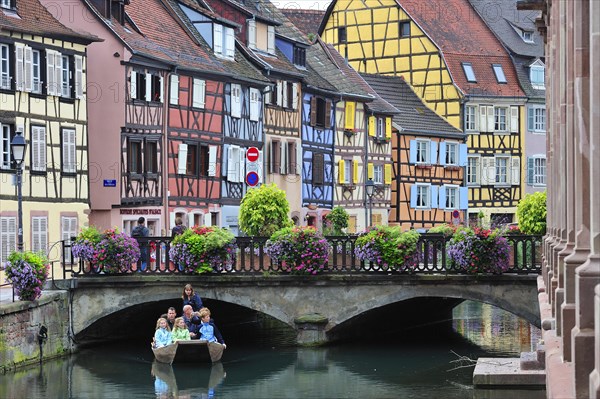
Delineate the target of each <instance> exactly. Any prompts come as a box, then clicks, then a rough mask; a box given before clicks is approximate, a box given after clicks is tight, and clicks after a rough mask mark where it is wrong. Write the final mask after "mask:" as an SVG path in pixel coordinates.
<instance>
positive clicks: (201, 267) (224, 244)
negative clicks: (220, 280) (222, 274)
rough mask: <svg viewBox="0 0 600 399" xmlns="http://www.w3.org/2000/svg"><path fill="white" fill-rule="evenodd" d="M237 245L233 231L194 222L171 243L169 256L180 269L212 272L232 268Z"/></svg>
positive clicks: (194, 271) (187, 271) (193, 271)
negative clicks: (193, 224)
mask: <svg viewBox="0 0 600 399" xmlns="http://www.w3.org/2000/svg"><path fill="white" fill-rule="evenodd" d="M236 249H237V245H236V244H235V237H234V236H233V234H232V233H231V232H230V231H229V230H227V229H224V228H220V227H215V226H202V227H200V226H194V227H192V228H191V229H187V230H186V231H185V232H184V233H183V234H180V235H178V236H177V237H175V239H174V240H173V241H172V243H171V249H170V250H169V257H170V259H171V260H172V261H173V263H174V264H175V265H176V266H177V267H178V268H179V270H180V271H183V272H186V273H197V274H202V273H209V272H213V271H221V270H231V269H232V268H233V262H234V260H235V253H236Z"/></svg>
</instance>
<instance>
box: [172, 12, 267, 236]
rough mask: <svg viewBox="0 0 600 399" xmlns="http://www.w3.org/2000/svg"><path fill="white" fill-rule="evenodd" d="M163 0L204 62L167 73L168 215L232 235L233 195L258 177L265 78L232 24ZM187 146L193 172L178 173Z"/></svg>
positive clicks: (235, 199)
mask: <svg viewBox="0 0 600 399" xmlns="http://www.w3.org/2000/svg"><path fill="white" fill-rule="evenodd" d="M168 5H170V6H171V7H172V8H173V10H174V12H175V13H176V14H177V15H178V17H179V19H180V21H181V22H182V23H183V26H185V27H186V28H187V29H188V31H189V32H190V34H191V35H192V37H193V38H194V39H195V40H196V42H197V44H198V47H199V48H200V49H201V50H202V51H201V52H198V58H200V55H202V56H203V57H204V58H206V59H208V60H211V61H210V62H198V63H197V65H196V68H195V70H194V71H193V73H192V74H183V71H182V70H181V68H179V71H178V74H177V75H172V77H171V88H170V90H171V91H170V93H171V96H172V98H171V101H170V102H171V104H170V112H169V143H170V148H169V157H170V158H171V159H173V158H177V160H178V162H177V164H175V163H172V166H173V167H175V166H177V169H178V170H175V169H173V170H171V169H170V171H169V176H170V180H169V191H170V197H169V202H170V206H174V207H175V209H173V210H172V211H171V212H172V218H171V220H173V216H184V217H185V216H187V219H188V223H189V225H219V226H222V227H228V228H229V229H231V230H232V231H233V232H234V234H238V233H239V230H238V213H239V205H240V201H241V199H242V197H243V196H244V194H245V193H246V191H247V190H248V188H249V187H252V186H254V185H258V184H260V183H262V181H263V174H264V172H263V156H262V155H263V152H264V148H263V147H264V132H263V91H264V89H265V87H269V86H268V85H269V81H268V79H266V78H265V77H263V75H262V74H261V72H260V71H259V70H257V69H256V68H255V67H254V66H253V65H252V64H251V63H250V62H249V61H248V60H247V59H246V57H247V49H246V48H245V47H244V45H243V43H240V42H239V41H237V40H235V38H234V34H233V32H234V30H236V29H239V28H240V26H239V25H238V24H236V23H235V22H231V21H227V20H225V19H223V18H222V17H219V16H218V15H216V14H215V13H213V12H211V11H210V10H208V9H207V8H204V7H200V6H199V4H198V3H196V2H194V1H189V0H184V1H180V2H177V1H169V2H168ZM219 37H221V39H219ZM215 65H217V66H215ZM199 71H201V72H202V73H201V74H200V75H199V74H198V72H199ZM186 75H188V76H186ZM176 87H179V90H176V89H175V88H176ZM175 96H177V97H175ZM190 134H191V135H193V137H194V140H195V142H194V143H193V144H192V147H190V144H189V143H188V142H187V141H189V140H190ZM186 136H187V138H186V139H185V140H182V137H186ZM176 146H178V148H175V147H176ZM221 146H222V148H221ZM190 148H191V150H192V151H195V153H196V155H195V157H197V158H198V161H199V162H200V163H199V164H198V165H199V169H198V170H197V173H196V174H195V175H194V177H195V178H194V177H191V178H190V177H189V174H186V175H188V177H187V178H185V179H182V178H181V177H177V176H178V175H181V174H182V173H181V172H183V170H184V169H185V168H187V165H188V164H189V162H186V163H185V164H184V163H183V161H182V160H183V159H184V157H183V156H182V151H181V150H182V149H183V150H184V151H188V154H189V151H190ZM250 148H253V151H254V150H257V151H258V157H257V158H258V159H256V160H252V158H251V160H248V158H247V157H246V152H247V151H248V149H250ZM171 154H173V155H171ZM218 154H220V155H219V156H218ZM189 157H190V155H188V158H189ZM217 159H220V162H219V165H218V168H217ZM211 166H213V168H211ZM217 169H218V170H220V173H218V172H217ZM218 175H220V179H219V178H218V177H217V176H218ZM247 176H250V177H249V178H247ZM195 188H197V189H199V190H200V191H199V192H197V191H195ZM175 193H181V194H175ZM174 194H175V195H174ZM207 198H210V200H209V201H207ZM217 203H218V204H219V206H217Z"/></svg>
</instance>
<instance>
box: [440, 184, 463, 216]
mask: <svg viewBox="0 0 600 399" xmlns="http://www.w3.org/2000/svg"><path fill="white" fill-rule="evenodd" d="M444 187H445V192H446V201H445V203H444V209H449V210H454V209H460V192H459V190H458V186H456V185H449V184H447V185H444Z"/></svg>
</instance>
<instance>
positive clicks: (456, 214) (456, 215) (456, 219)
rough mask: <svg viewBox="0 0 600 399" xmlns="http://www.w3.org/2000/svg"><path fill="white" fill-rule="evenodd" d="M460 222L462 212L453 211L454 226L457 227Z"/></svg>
mask: <svg viewBox="0 0 600 399" xmlns="http://www.w3.org/2000/svg"><path fill="white" fill-rule="evenodd" d="M459 222H460V212H459V211H458V209H455V210H453V211H452V224H454V225H455V226H457V225H458V223H459Z"/></svg>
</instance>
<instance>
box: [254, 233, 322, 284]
mask: <svg viewBox="0 0 600 399" xmlns="http://www.w3.org/2000/svg"><path fill="white" fill-rule="evenodd" d="M330 249H331V246H330V245H329V243H328V242H327V240H326V239H325V238H324V237H323V236H322V235H321V234H319V233H318V232H317V231H316V230H315V229H314V228H313V227H304V226H300V227H286V228H283V229H281V230H278V231H276V232H275V233H273V235H272V236H271V238H269V240H268V241H267V243H266V245H265V252H266V253H267V255H269V256H270V257H271V260H272V261H274V262H277V263H279V265H280V266H281V268H282V270H283V271H286V272H289V273H290V274H299V275H315V274H317V273H319V272H321V271H323V270H324V269H325V266H326V265H327V261H328V258H329V252H330Z"/></svg>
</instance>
